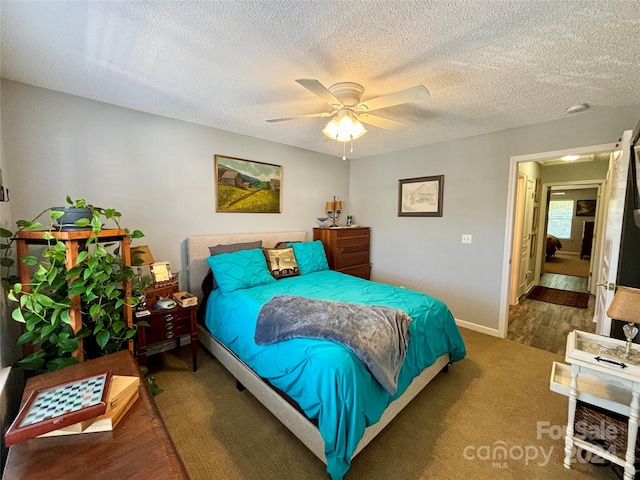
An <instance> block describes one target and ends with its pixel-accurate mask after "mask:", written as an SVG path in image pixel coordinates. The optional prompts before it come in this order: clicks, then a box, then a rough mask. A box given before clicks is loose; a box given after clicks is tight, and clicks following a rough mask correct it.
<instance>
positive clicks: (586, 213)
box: [576, 200, 596, 217]
mask: <svg viewBox="0 0 640 480" xmlns="http://www.w3.org/2000/svg"><path fill="white" fill-rule="evenodd" d="M595 214H596V201H595V200H578V201H577V202H576V217H593V216H595Z"/></svg>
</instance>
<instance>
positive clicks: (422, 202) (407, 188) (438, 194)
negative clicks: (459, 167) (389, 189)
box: [398, 175, 444, 217]
mask: <svg viewBox="0 0 640 480" xmlns="http://www.w3.org/2000/svg"><path fill="white" fill-rule="evenodd" d="M443 200H444V175H433V176H430V177H416V178H405V179H402V180H398V216H399V217H442V206H443Z"/></svg>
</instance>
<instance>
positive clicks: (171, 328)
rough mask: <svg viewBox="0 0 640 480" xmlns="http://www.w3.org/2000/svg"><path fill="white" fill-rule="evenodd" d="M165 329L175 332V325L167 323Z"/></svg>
mask: <svg viewBox="0 0 640 480" xmlns="http://www.w3.org/2000/svg"><path fill="white" fill-rule="evenodd" d="M164 328H166V329H167V330H173V323H167V324H166V325H165V326H164Z"/></svg>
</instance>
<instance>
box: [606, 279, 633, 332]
mask: <svg viewBox="0 0 640 480" xmlns="http://www.w3.org/2000/svg"><path fill="white" fill-rule="evenodd" d="M607 315H608V316H609V317H610V318H613V319H616V320H623V321H625V322H631V323H640V290H639V289H637V288H630V287H618V289H617V290H616V294H615V295H614V297H613V301H612V302H611V305H610V306H609V310H607Z"/></svg>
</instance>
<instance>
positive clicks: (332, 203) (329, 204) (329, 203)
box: [325, 202, 336, 212]
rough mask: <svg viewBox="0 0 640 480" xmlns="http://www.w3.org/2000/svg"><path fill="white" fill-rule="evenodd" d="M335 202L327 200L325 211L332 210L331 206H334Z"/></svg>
mask: <svg viewBox="0 0 640 480" xmlns="http://www.w3.org/2000/svg"><path fill="white" fill-rule="evenodd" d="M335 204H336V202H327V205H326V208H325V210H326V211H327V212H330V211H333V207H334V206H335Z"/></svg>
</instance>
